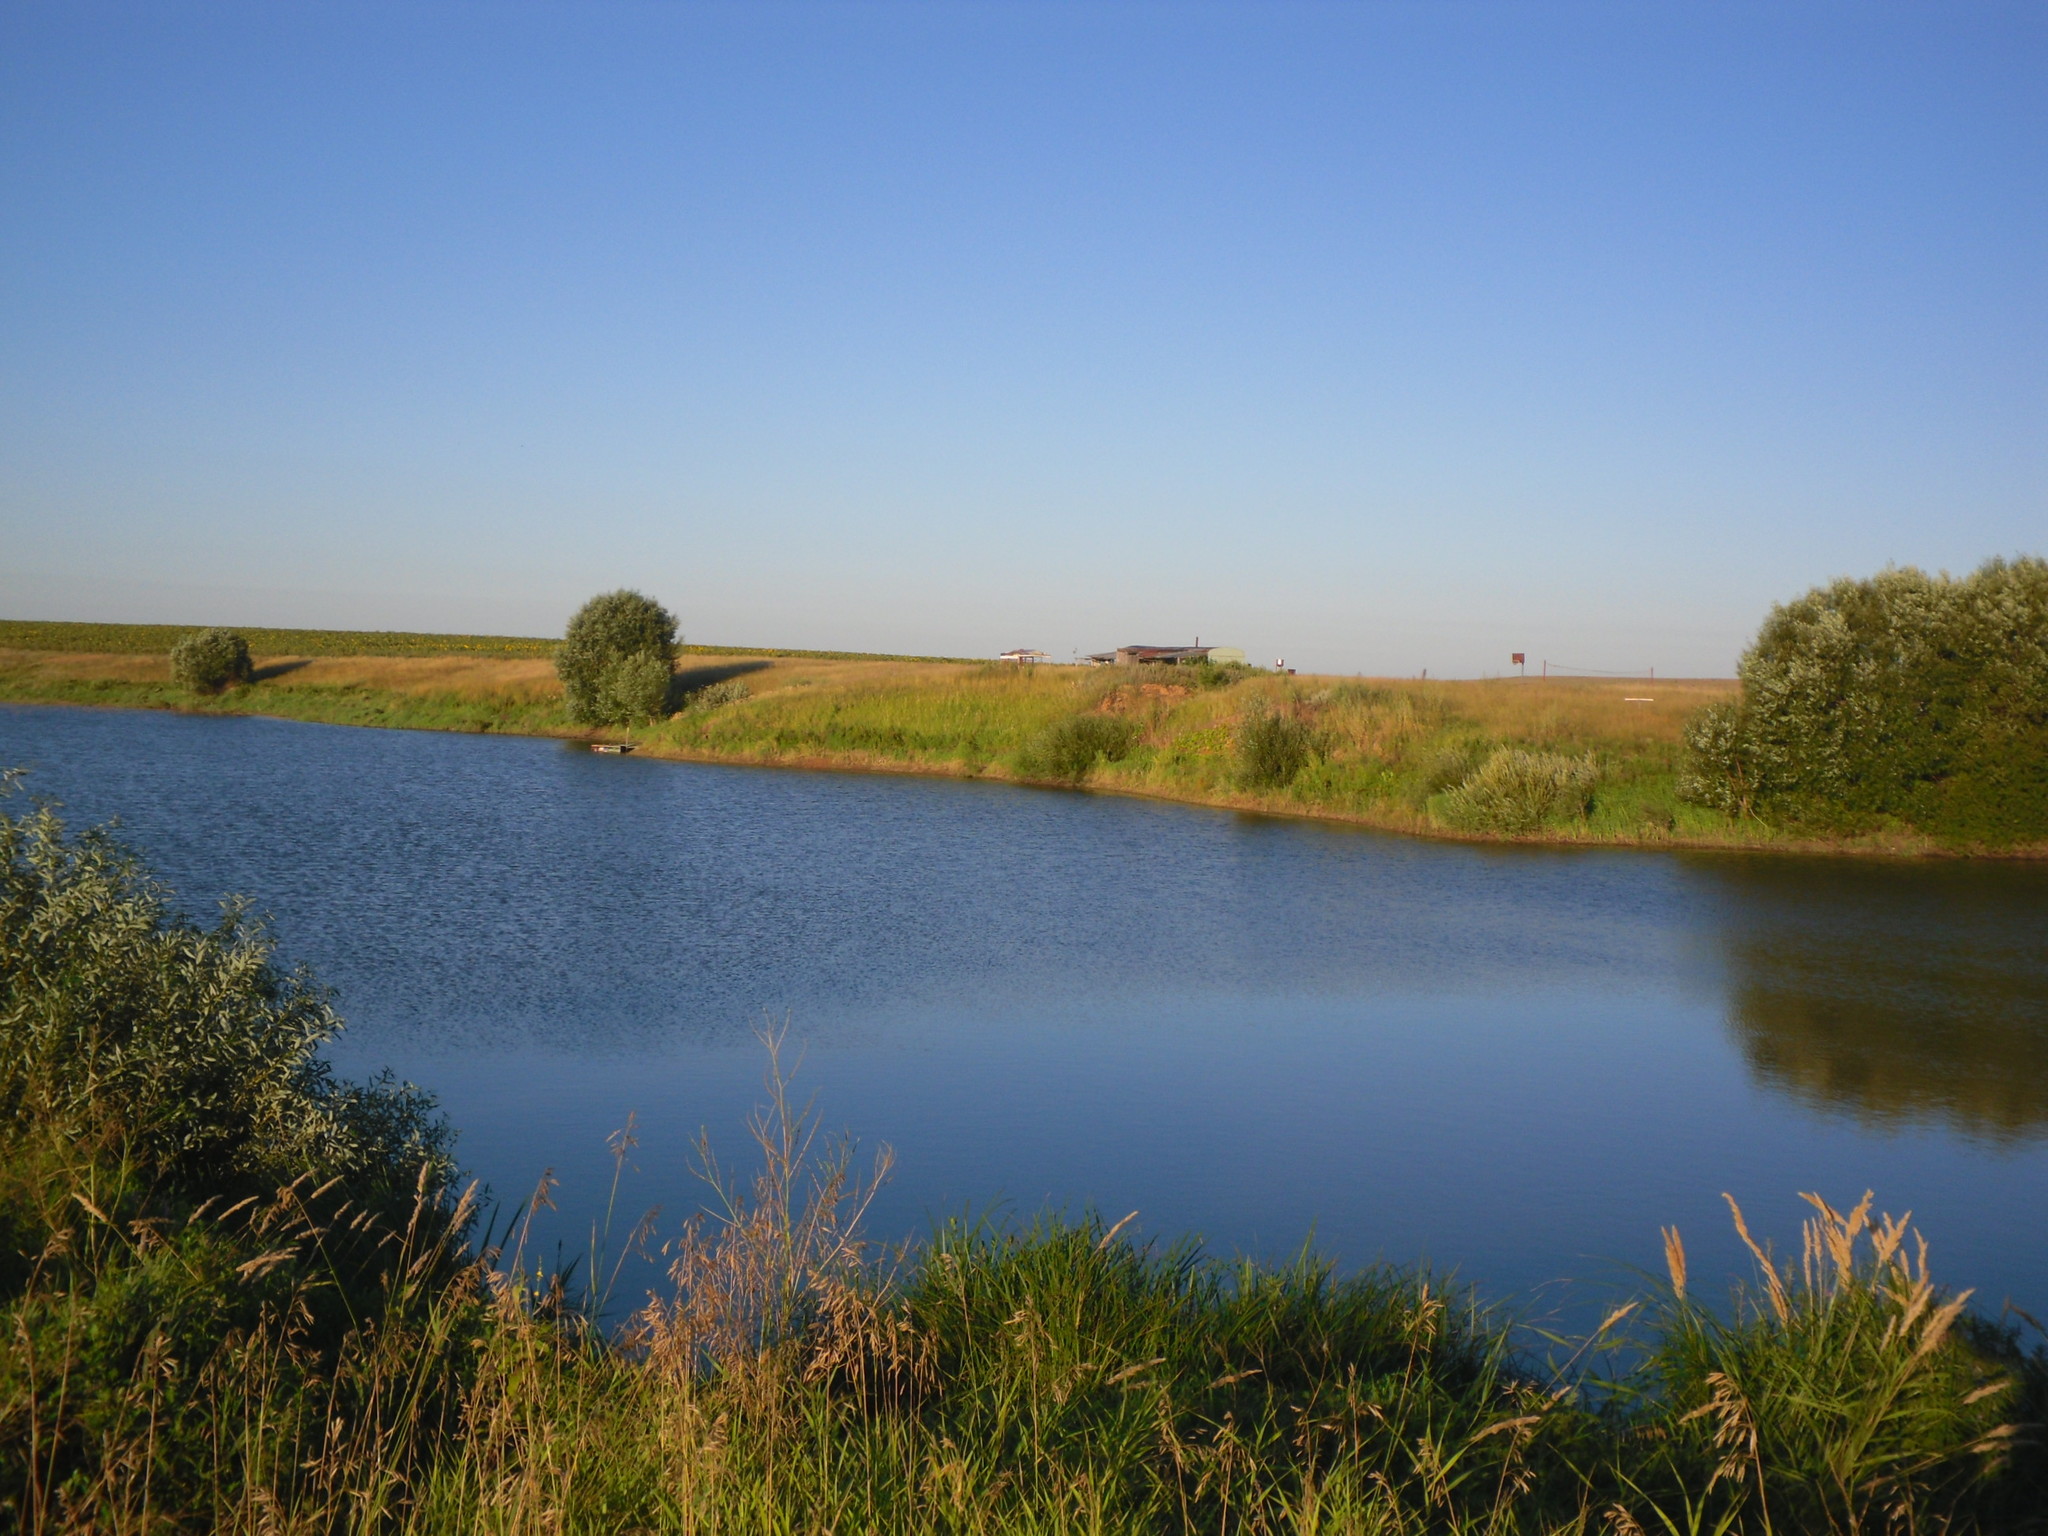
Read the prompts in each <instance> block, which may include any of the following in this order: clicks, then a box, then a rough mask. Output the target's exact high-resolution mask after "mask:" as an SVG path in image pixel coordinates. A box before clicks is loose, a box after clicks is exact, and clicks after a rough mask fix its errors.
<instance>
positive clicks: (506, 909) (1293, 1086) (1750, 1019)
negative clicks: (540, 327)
mask: <svg viewBox="0 0 2048 1536" xmlns="http://www.w3.org/2000/svg"><path fill="white" fill-rule="evenodd" d="M0 763H8V764H15V763H25V764H28V765H30V766H31V767H32V768H33V770H34V772H33V775H32V777H31V780H30V784H31V787H32V788H33V790H34V791H35V792H37V793H39V794H42V795H45V796H50V797H54V798H57V799H61V800H62V801H64V802H65V803H66V805H67V807H68V810H67V815H68V816H69V818H70V819H71V820H72V821H73V822H74V823H75V824H81V825H82V824H84V823H86V822H91V821H99V820H104V819H106V818H109V817H115V816H118V817H120V818H121V820H122V823H123V825H124V827H125V830H126V835H127V837H128V838H129V840H130V841H131V842H133V843H134V844H136V845H137V846H139V847H140V848H141V849H142V850H143V852H144V853H145V854H146V855H147V856H148V858H149V859H150V860H151V861H152V863H153V864H154V865H155V866H156V868H157V869H158V870H159V871H160V872H162V873H163V874H164V875H165V876H166V877H167V879H168V880H169V881H170V882H171V883H172V884H173V885H174V886H175V887H176V889H177V890H178V892H179V896H180V899H181V901H182V902H183V904H184V905H185V906H186V907H187V908H188V909H189V910H191V911H193V912H194V913H196V914H200V915H205V914H207V913H208V912H209V911H210V910H211V907H212V903H213V901H214V900H215V898H216V897H217V896H219V895H220V894H221V893H224V892H230V891H233V892H242V893H246V894H248V895H250V896H252V897H254V898H255V899H256V901H257V902H258V904H259V905H260V906H261V907H262V908H264V909H266V910H267V911H269V912H270V913H271V914H272V915H273V916H274V918H275V921H276V925H277V929H278V932H279V935H280V937H281V938H282V940H283V945H284V948H285V951H286V953H287V954H288V955H289V956H290V957H292V958H294V959H302V960H305V961H307V962H309V963H310V964H311V965H312V966H313V967H314V968H315V969H316V970H317V971H318V973H319V974H320V976H321V977H322V978H323V979H324V980H325V981H327V982H328V983H329V984H330V985H332V986H334V987H335V988H337V989H338V990H339V992H340V1005H341V1008H342V1011H343V1012H344V1014H345V1015H346V1016H347V1017H348V1019H349V1021H350V1026H351V1027H350V1030H349V1033H348V1035H347V1036H346V1037H345V1039H344V1041H343V1042H342V1043H341V1045H340V1046H339V1047H338V1049H337V1051H336V1055H337V1057H338V1059H339V1060H340V1061H341V1063H342V1064H343V1065H344V1067H345V1068H346V1069H348V1070H350V1071H355V1072H360V1071H366V1070H369V1069H372V1068H375V1067H380V1066H385V1065H389V1066H392V1067H394V1068H395V1069H397V1070H398V1071H399V1072H400V1073H401V1074H403V1075H405V1076H408V1077H410V1078H412V1079H414V1080H415V1081H417V1082H420V1083H422V1084H424V1085H427V1086H429V1087H431V1088H432V1089H433V1090H434V1091H435V1092H436V1093H438V1094H439V1095H440V1098H441V1101H442V1103H443V1105H444V1106H445V1108H446V1110H447V1111H448V1113H449V1115H450V1117H451V1118H452V1119H453V1121H454V1122H455V1123H456V1124H457V1125H458V1126H459V1127H460V1130H461V1141H460V1152H461V1154H462V1157H463V1160H464V1161H465V1163H466V1164H467V1165H468V1166H469V1167H470V1168H471V1169H472V1170H474V1171H475V1172H476V1173H478V1174H479V1175H481V1176H482V1177H484V1178H485V1179H487V1180H488V1181H489V1182H490V1184H491V1185H492V1186H493V1188H494V1189H495V1190H496V1191H498V1192H499V1193H500V1194H504V1195H508V1196H511V1197H513V1198H517V1197H518V1196H519V1195H522V1194H523V1193H524V1192H525V1191H526V1190H528V1189H529V1188H531V1186H532V1184H533V1182H534V1181H535V1179H536V1178H537V1177H538V1176H539V1175H540V1174H541V1173H542V1171H543V1170H545V1169H548V1168H552V1169H554V1170H555V1172H556V1174H557V1175H558V1176H559V1177H560V1178H561V1179H562V1181H563V1186H562V1189H561V1191H560V1193H559V1195H558V1199H559V1201H560V1203H561V1206H562V1215H561V1217H560V1218H559V1225H560V1227H561V1228H562V1229H563V1235H566V1237H567V1239H568V1240H570V1241H574V1240H575V1233H576V1231H577V1230H579V1229H580V1230H582V1231H583V1232H584V1233H585V1234H586V1235H587V1230H588V1222H589V1221H590V1219H591V1215H592V1212H593V1211H594V1210H596V1209H597V1208H599V1207H600V1206H601V1205H602V1203H603V1200H604V1197H605V1193H606V1189H607V1187H608V1183H609V1175H610V1161H609V1157H608V1155H607V1153H606V1150H605V1138H606V1135H607V1133H609V1132H611V1131H613V1130H614V1129H616V1128H617V1127H619V1126H620V1125H622V1124H623V1123H624V1122H625V1121H626V1119H627V1117H628V1116H629V1115H631V1116H634V1117H636V1121H637V1126H638V1134H639V1137H640V1141H639V1145H638V1147H637V1149H636V1151H635V1152H634V1153H633V1164H634V1167H635V1170H636V1171H635V1173H634V1174H633V1175H632V1177H631V1179H630V1181H629V1185H628V1194H627V1203H629V1204H630V1205H631V1206H632V1207H633V1209H635V1210H636V1211H637V1210H638V1209H639V1208H640V1207H643V1206H647V1205H654V1204H659V1205H660V1206H662V1207H663V1208H664V1210H666V1211H667V1212H669V1213H671V1215H672V1216H673V1215H674V1214H676V1213H679V1212H682V1211H686V1210H688V1209H690V1208H693V1207H694V1205H695V1203H696V1199H697V1195H696V1191H695V1187H694V1186H693V1185H692V1184H691V1182H690V1179H689V1176H688V1173H687V1168H686V1157H687V1152H688V1146H689V1143H690V1141H691V1140H692V1138H693V1137H694V1136H695V1134H696V1133H697V1131H698V1130H699V1128H700V1127H703V1128H709V1130H710V1131H711V1133H712V1135H713V1138H714V1141H715V1142H716V1143H717V1144H719V1145H720V1146H721V1147H722V1148H723V1149H724V1150H725V1151H726V1152H727V1153H729V1154H730V1153H736V1152H738V1151H740V1150H741V1148H740V1143H741V1140H742V1122H743V1120H744V1118H745V1115H746V1113H747V1111H748V1109H749V1108H750V1107H751V1106H752V1105H753V1104H754V1103H755V1102H756V1100H757V1099H758V1097H759V1079H760V1068H761V1053H760V1048H759V1046H758V1044H757V1043H756V1042H755V1040H754V1039H753V1036H752V1033H751V1032H752V1031H753V1029H754V1028H755V1027H756V1026H757V1025H758V1023H759V1021H760V1020H761V1019H762V1018H763V1017H764V1016H767V1017H772V1018H776V1019H784V1018H786V1019H788V1020H789V1021H790V1026H791V1033H792V1037H793V1038H795V1039H797V1040H800V1041H801V1042H803V1045H804V1050H805V1056H804V1061H803V1066H802V1076H801V1082H802V1083H803V1084H804V1085H807V1087H808V1088H809V1089H811V1090H814V1091H815V1092H816V1094H817V1096H818V1104H819V1107H820V1109H821V1111H822V1113H823V1114H824V1117H825V1119H826V1121H827V1122H828V1123H829V1124H830V1125H831V1126H833V1127H835V1128H836V1127H844V1128H846V1129H848V1130H849V1131H851V1132H853V1133H854V1134H856V1135H858V1136H859V1137H860V1138H862V1140H863V1142H864V1143H865V1144H867V1145H870V1146H872V1145H874V1144H876V1143H880V1142H887V1143H888V1144H890V1145H891V1146H892V1147H894V1148H895V1150H896V1152H897V1155H898V1158H899V1165H900V1172H899V1174H898V1176H897V1178H896V1179H895V1181H894V1183H893V1184H892V1185H891V1186H890V1188H889V1189H888V1191H887V1193H886V1195H885V1197H884V1199H883V1201H882V1203H881V1205H880V1207H879V1211H878V1227H879V1229H880V1230H881V1231H882V1232H883V1233H885V1234H888V1235H907V1234H910V1233H913V1232H916V1231H918V1230H921V1229H922V1228H923V1226H924V1225H925V1224H926V1223H927V1222H928V1220H929V1219H930V1218H931V1217H932V1216H934V1215H937V1214H943V1213H949V1212H955V1211H958V1210H961V1209H963V1208H966V1207H970V1206H971V1207H973V1208H975V1209H982V1208H987V1207H996V1208H998V1209H1008V1210H1010V1211H1012V1212H1019V1213H1029V1212H1030V1211H1033V1210H1036V1209H1038V1208H1040V1207H1042V1206H1045V1205H1047V1204H1052V1205H1059V1206H1065V1207H1068V1208H1072V1209H1079V1208H1081V1207H1083V1206H1087V1205H1095V1206H1099V1207H1100V1208H1101V1209H1103V1210H1104V1211H1106V1212H1108V1213H1109V1214H1110V1215H1111V1216H1112V1218H1114V1217H1116V1216H1121V1215H1122V1214H1123V1213H1124V1212H1125V1211H1128V1210H1133V1209H1135V1210H1137V1211H1139V1212H1140V1213H1141V1215H1140V1217H1139V1225H1140V1226H1142V1228H1143V1229H1145V1230H1147V1231H1149V1232H1152V1233H1155V1234H1178V1233H1181V1232H1187V1231H1194V1232H1199V1233H1201V1234H1203V1235H1204V1236H1206V1238H1207V1239H1208V1241H1209V1243H1210V1244H1211V1246H1212V1247H1214V1248H1217V1249H1220V1250H1224V1251H1231V1250H1244V1251H1249V1252H1256V1253H1263V1254H1273V1253H1277V1252H1282V1251H1286V1250H1291V1249H1293V1248H1294V1247H1296V1246H1298V1245H1299V1244H1300V1243H1301V1242H1302V1241H1303V1239H1304V1238H1306V1237H1307V1236H1309V1235H1310V1234H1311V1233H1313V1234H1314V1239H1315V1241H1316V1243H1317V1244H1318V1245H1319V1246H1320V1247H1322V1248H1323V1249H1324V1250H1326V1251H1328V1252H1330V1253H1331V1254H1333V1255H1335V1256H1338V1257H1340V1258H1343V1259H1345V1260H1347V1261H1364V1260H1368V1259H1373V1258H1378V1257H1390V1258H1397V1259H1401V1260H1413V1259H1418V1258H1425V1257H1426V1258H1428V1259H1431V1260H1432V1261H1434V1262H1436V1263H1438V1264H1440V1265H1443V1266H1446V1267H1452V1268H1455V1269H1456V1270H1458V1271H1459V1272H1460V1273H1461V1274H1463V1275H1465V1276H1467V1277H1469V1278H1471V1279H1474V1280H1477V1281H1480V1282H1482V1283H1483V1284H1484V1285H1485V1286H1486V1287H1487V1288H1488V1289H1489V1290H1490V1291H1493V1292H1495V1293H1496V1294H1508V1293H1514V1294H1519V1295H1522V1296H1528V1295H1529V1294H1530V1293H1533V1292H1538V1291H1540V1292H1541V1293H1542V1295H1543V1296H1545V1297H1546V1298H1555V1297H1556V1296H1558V1295H1559V1294H1562V1293H1559V1292H1557V1291H1554V1290H1552V1289H1549V1288H1548V1287H1549V1286H1550V1283H1551V1282H1553V1281H1556V1280H1558V1279H1560V1278H1561V1277H1566V1276H1574V1277H1580V1278H1582V1279H1587V1280H1590V1281H1594V1282H1617V1281H1620V1282H1626V1281H1627V1279H1628V1275H1627V1270H1626V1266H1629V1265H1638V1266H1643V1267H1653V1266H1655V1265H1656V1264H1657V1263H1658V1259H1657V1255H1658V1252H1659V1248H1658V1239H1657V1228H1658V1227H1659V1225H1660V1224H1668V1223H1674V1222H1675V1223H1677V1224H1678V1225H1679V1226H1681V1228H1683V1230H1684V1232H1685V1234H1686V1239H1687V1244H1688V1247H1689V1248H1690V1249H1691V1250H1692V1251H1693V1254H1694V1261H1695V1270H1696V1272H1698V1271H1701V1270H1712V1269H1717V1268H1719V1269H1726V1270H1727V1271H1729V1272H1731V1273H1732V1272H1733V1271H1734V1269H1735V1268H1736V1254H1735V1252H1734V1251H1733V1245H1732V1242H1731V1241H1730V1240H1729V1239H1727V1238H1726V1237H1725V1236H1724V1228H1725V1227H1726V1225H1727V1222H1726V1217H1725V1213H1724V1209H1723V1207H1722V1206H1721V1203H1720V1199H1719V1196H1720V1192H1721V1191H1723V1190H1728V1191H1731V1192H1733V1193H1734V1194H1735V1195H1736V1197H1737V1198H1738V1199H1740V1200H1741V1201H1742V1202H1743V1203H1744V1205H1745V1207H1746V1208H1747V1209H1748V1210H1749V1211H1750V1213H1751V1219H1752V1223H1753V1225H1761V1226H1764V1227H1767V1228H1769V1229H1771V1230H1773V1231H1775V1232H1777V1233H1778V1234H1780V1236H1781V1237H1783V1238H1788V1239H1789V1238H1790V1237H1792V1235H1793V1232H1794V1226H1795V1223H1796V1220H1797V1215H1798V1210H1799V1207H1798V1202H1797V1200H1796V1198H1795V1196H1796V1192H1797V1191H1799V1190H1805V1189H1815V1190H1820V1191H1822V1192H1824V1193H1826V1194H1827V1195H1829V1196H1830V1197H1831V1198H1834V1199H1837V1200H1841V1201H1848V1200H1853V1199H1854V1198H1855V1197H1856V1196H1857V1195H1858V1194H1860V1193H1861V1191H1862V1190H1863V1189H1864V1188H1866V1187H1871V1188H1875V1189H1876V1191H1877V1192H1878V1195H1879V1199H1880V1203H1881V1204H1882V1205H1884V1206H1885V1207H1887V1208H1889V1209H1892V1210H1899V1209H1903V1208H1906V1207H1911V1208H1912V1209H1913V1210H1914V1212H1915V1213H1916V1215H1917V1217H1918V1218H1919V1221H1920V1223H1921V1224H1922V1226H1923V1227H1924V1228H1925V1229H1926V1230H1927V1231H1928V1233H1929V1234H1930V1236H1931V1238H1932V1240H1933V1243H1934V1255H1935V1264H1936V1271H1937V1274H1938V1275H1940V1276H1942V1277H1945V1278H1947V1279H1949V1280H1951V1281H1953V1282H1954V1283H1957V1284H1968V1285H1974V1286H1976V1287H1978V1288H1979V1291H1980V1294H1982V1295H1983V1296H1984V1297H1985V1298H1986V1299H1987V1300H1989V1301H1991V1302H1992V1303H1993V1304H1994V1305H1995V1304H1996V1302H1997V1300H1998V1299H2000V1298H2004V1297H2010V1298H2011V1299H2013V1300H2014V1301H2016V1302H2017V1303H2018V1304H2020V1305H2022V1306H2025V1307H2028V1308H2029V1309H2030V1310H2038V1309H2041V1308H2043V1307H2048V870H2043V869H2041V868H2038V867H2027V866H2018V865H1991V864H1967V865H1965V864H1943V865H1906V864H1896V865H1895V864H1884V863H1877V862H1869V861H1844V860H1819V859H1800V858H1787V857H1775V856H1773V857H1760V856H1724V855H1713V856H1707V855H1685V854H1660V853H1645V852H1629V851H1604V850H1535V849H1477V848H1466V847H1460V846H1454V845H1442V844H1433V843H1424V842H1415V841H1407V840H1402V839H1396V838H1388V837H1382V836H1376V835H1373V834H1369V833H1362V832H1357V831H1353V830H1349V829H1338V828H1330V827H1322V826H1315V825H1309V824H1300V823H1293V822H1284V821H1275V820H1268V819H1261V818H1256V817H1249V816H1242V815H1235V814H1231V813H1227V812H1218V811H1210V810H1204V809H1199V808H1193V807H1187V806H1177V805H1165V804H1153V803H1149V802H1144V801H1135V800H1122V799H1113V798H1108V797H1095V796H1089V795H1081V794H1070V793H1055V792H1041V791H1032V790H1025V789H1018V788H1014V787H1009V786H1002V785H992V784H973V783H956V782H949V781H945V780H924V779H908V778H889V777H861V776H853V775H839V774H814V773H799V772H787V771H772V770H756V769H743V768H725V767H710V766H697V765H684V764H674V763H659V762H651V761H646V760H643V759H636V758H604V757H598V756H595V755H593V754H591V753H589V752H585V751H579V750H575V749H572V748H570V747H567V746H564V745H562V744H559V743H553V742H541V741H528V740H516V739H503V738H492V737H482V736H449V735H433V734H411V733H402V732H380V731H365V730H348V729H342V728H335V727H323V726H310V725H298V724H291V723H286V722H280V721H269V720H235V719H193V718H181V717H178V716H174V715H168V714H160V713H140V712H117V711H87V710H73V709H33V708H21V707H0ZM1584 1294H1585V1293H1584V1292H1574V1293H1570V1295H1571V1296H1574V1297H1576V1296H1583V1295H1584ZM1560 1304H1562V1305H1565V1306H1566V1307H1571V1306H1574V1305H1577V1302H1576V1301H1574V1300H1566V1301H1564V1302H1562V1303H1560Z"/></svg>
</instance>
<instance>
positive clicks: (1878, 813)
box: [1681, 558, 2048, 845]
mask: <svg viewBox="0 0 2048 1536" xmlns="http://www.w3.org/2000/svg"><path fill="white" fill-rule="evenodd" d="M1737 672H1738V674H1739V676H1740V677H1741V679H1742V685H1743V693H1742V699H1741V701H1740V702H1739V703H1735V704H1723V705H1718V706H1715V707H1714V708H1712V709H1709V710H1707V711H1704V712H1702V713H1701V714H1700V715H1699V716H1697V717H1695V719H1694V720H1693V721H1692V722H1691V724H1690V726H1689V728H1688V730H1687V733H1686V744H1687V762H1686V765H1685V769H1684V773H1683V777H1682V780H1681V793H1683V794H1684V795H1685V797H1686V798H1687V799H1690V800H1692V801H1694V802H1695V803H1698V804H1702V805H1708V806H1713V807H1716V808H1718V809H1720V810H1724V811H1728V812H1730V813H1731V814H1737V815H1740V814H1755V815H1758V816H1762V817H1769V818H1779V819H1782V820H1784V821H1787V822H1790V823H1795V824H1801V825H1804V826H1807V827H1810V828H1813V829H1816V830H1827V831H1843V832H1848V831H1857V830H1861V829H1866V828H1869V827H1872V826H1878V825H1884V824H1886V823H1901V824H1904V825H1907V826H1912V827H1918V828H1920V829H1922V830H1925V831H1928V832H1931V833H1934V834H1936V835H1938V836H1943V837H1947V838H1951V839H1954V840H1958V841H1964V842H1972V843H1984V844H1992V845H2000V844H2011V843H2021V842H2032V841H2037V840H2040V839H2043V838H2048V560H2041V559H2038V558H2024V559H2018V560H2013V561H2010V562H2008V561H2004V560H1992V561H1989V562H1987V563H1986V564H1985V565H1983V566H1981V567H1980V568H1979V569H1978V570H1977V571H1976V572H1975V573H1974V574H1972V575H1970V576H1968V577H1965V578H1962V579H1960V580H1957V579H1954V578H1951V577H1947V576H1940V577H1934V576H1928V575H1927V574H1925V573H1924V572H1922V571H1917V570H1913V569H1911V568H1908V569H1904V570H1888V571H1885V572H1883V573H1882V574H1880V575H1878V576H1874V577H1872V578H1871V579H1869V580H1868V581H1849V580H1843V581H1837V582H1835V583H1833V584H1832V585H1830V586H1827V587H1819V588H1815V589H1814V590H1813V591H1811V592H1808V593H1807V594H1806V595H1805V596H1804V597H1802V598H1800V599H1798V600H1797V601H1795V602H1792V603H1788V604H1785V605H1783V606H1781V607H1778V608H1775V609H1773V610H1772V612H1771V615H1770V617H1769V618H1768V619H1766V620H1765V622H1764V625H1763V628H1762V630H1761V631H1760V632H1759V633H1758V635H1757V638H1756V643H1755V644H1754V645H1752V646H1751V647H1750V648H1749V650H1748V651H1747V652H1745V653H1744V654H1743V657H1742V661H1741V664H1740V665H1739V667H1738V668H1737Z"/></svg>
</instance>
